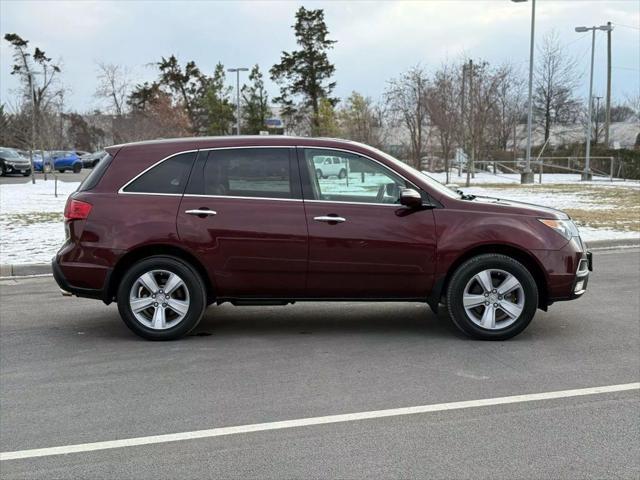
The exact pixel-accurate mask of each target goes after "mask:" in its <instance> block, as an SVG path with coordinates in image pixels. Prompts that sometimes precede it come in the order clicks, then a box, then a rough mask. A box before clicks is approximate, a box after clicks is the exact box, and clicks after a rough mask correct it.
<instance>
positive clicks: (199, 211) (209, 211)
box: [184, 209, 218, 215]
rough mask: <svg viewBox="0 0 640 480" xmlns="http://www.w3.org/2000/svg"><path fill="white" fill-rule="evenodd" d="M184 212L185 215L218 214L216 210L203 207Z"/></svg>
mask: <svg viewBox="0 0 640 480" xmlns="http://www.w3.org/2000/svg"><path fill="white" fill-rule="evenodd" d="M184 213H186V214H187V215H217V214H218V212H215V211H213V210H204V209H197V210H185V211H184Z"/></svg>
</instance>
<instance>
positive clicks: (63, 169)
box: [58, 168, 67, 173]
mask: <svg viewBox="0 0 640 480" xmlns="http://www.w3.org/2000/svg"><path fill="white" fill-rule="evenodd" d="M58 171H59V172H60V173H64V172H66V171H67V169H66V168H61V169H60V170H58Z"/></svg>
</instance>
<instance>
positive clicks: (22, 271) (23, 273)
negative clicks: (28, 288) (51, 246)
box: [0, 263, 51, 278]
mask: <svg viewBox="0 0 640 480" xmlns="http://www.w3.org/2000/svg"><path fill="white" fill-rule="evenodd" d="M31 275H51V264H50V263H27V264H16V265H0V278H4V277H28V276H31Z"/></svg>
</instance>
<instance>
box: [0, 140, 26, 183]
mask: <svg viewBox="0 0 640 480" xmlns="http://www.w3.org/2000/svg"><path fill="white" fill-rule="evenodd" d="M11 173H15V174H20V175H24V176H25V177H28V176H29V175H31V161H30V160H29V159H28V158H25V157H23V156H22V155H20V153H18V150H16V149H15V148H6V147H0V175H9V174H11Z"/></svg>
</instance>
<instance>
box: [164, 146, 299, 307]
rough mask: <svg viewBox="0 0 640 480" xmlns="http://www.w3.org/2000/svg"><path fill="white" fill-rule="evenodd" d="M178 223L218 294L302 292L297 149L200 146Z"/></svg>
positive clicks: (283, 294)
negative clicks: (210, 148)
mask: <svg viewBox="0 0 640 480" xmlns="http://www.w3.org/2000/svg"><path fill="white" fill-rule="evenodd" d="M177 223H178V232H179V235H180V239H181V241H183V242H185V243H186V244H187V245H188V246H189V247H190V249H191V250H192V251H195V252H197V254H198V256H199V257H200V259H201V260H202V261H203V263H204V264H205V267H206V268H207V270H208V271H209V273H210V276H211V278H213V280H214V284H215V285H214V288H215V289H216V295H217V296H218V298H225V297H226V298H239V297H252V298H277V297H286V298H291V297H296V296H302V295H304V285H305V280H306V267H307V227H306V220H305V215H304V205H303V202H302V198H301V188H300V176H299V173H298V166H297V162H296V158H295V148H280V147H278V148H267V147H255V148H254V147H252V148H225V149H213V150H210V151H200V152H199V154H198V159H197V160H196V164H195V166H194V169H193V171H192V174H191V177H190V179H189V184H188V186H187V190H186V193H185V195H184V196H183V199H182V203H181V205H180V209H179V211H178V218H177Z"/></svg>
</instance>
